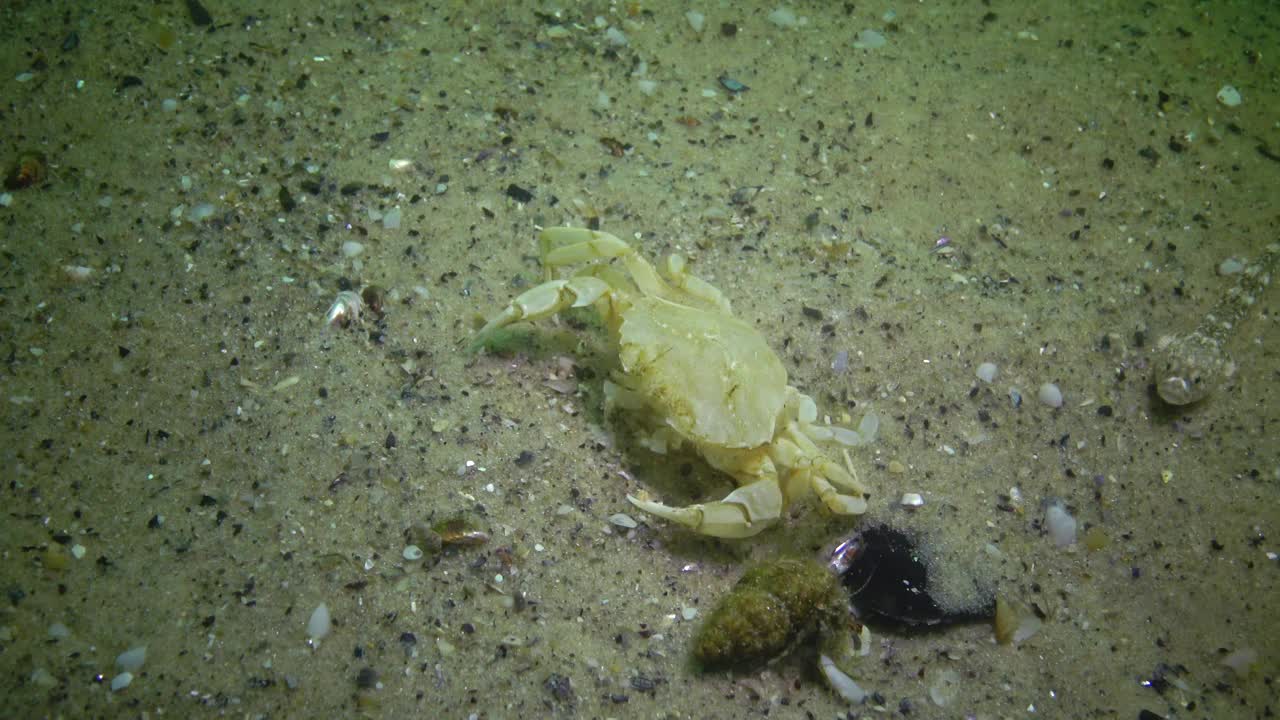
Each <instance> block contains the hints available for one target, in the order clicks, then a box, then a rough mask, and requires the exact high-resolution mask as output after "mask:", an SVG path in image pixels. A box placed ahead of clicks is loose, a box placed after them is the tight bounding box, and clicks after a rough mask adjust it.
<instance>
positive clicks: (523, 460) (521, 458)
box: [516, 450, 533, 467]
mask: <svg viewBox="0 0 1280 720" xmlns="http://www.w3.org/2000/svg"><path fill="white" fill-rule="evenodd" d="M531 462H533V453H532V452H530V451H529V450H521V451H520V454H519V455H517V456H516V465H519V466H520V467H524V466H525V465H528V464H529V463H531Z"/></svg>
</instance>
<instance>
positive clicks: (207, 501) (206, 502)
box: [200, 495, 218, 507]
mask: <svg viewBox="0 0 1280 720" xmlns="http://www.w3.org/2000/svg"><path fill="white" fill-rule="evenodd" d="M217 504H218V498H216V497H214V496H212V495H201V496H200V507H213V506H214V505H217Z"/></svg>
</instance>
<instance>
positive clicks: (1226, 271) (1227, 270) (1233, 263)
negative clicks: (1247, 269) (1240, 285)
mask: <svg viewBox="0 0 1280 720" xmlns="http://www.w3.org/2000/svg"><path fill="white" fill-rule="evenodd" d="M1243 271H1244V263H1242V262H1240V259H1239V258H1227V259H1226V260H1223V261H1222V262H1221V263H1219V264H1218V274H1219V275H1236V274H1238V273H1241V272H1243Z"/></svg>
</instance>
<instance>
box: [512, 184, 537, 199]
mask: <svg viewBox="0 0 1280 720" xmlns="http://www.w3.org/2000/svg"><path fill="white" fill-rule="evenodd" d="M507 197H509V198H511V199H512V200H515V201H516V202H518V203H526V204H527V203H530V202H532V201H533V193H532V192H530V191H529V190H525V189H524V188H522V187H520V186H519V185H517V184H515V183H511V184H510V185H508V186H507Z"/></svg>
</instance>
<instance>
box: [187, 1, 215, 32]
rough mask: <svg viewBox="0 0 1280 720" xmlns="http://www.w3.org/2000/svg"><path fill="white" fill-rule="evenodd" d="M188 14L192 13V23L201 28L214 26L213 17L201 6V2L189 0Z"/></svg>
mask: <svg viewBox="0 0 1280 720" xmlns="http://www.w3.org/2000/svg"><path fill="white" fill-rule="evenodd" d="M187 12H189V13H191V22H193V23H195V24H196V25H198V26H200V27H204V26H205V25H212V24H213V16H212V15H210V14H209V11H208V10H206V9H205V8H204V5H201V4H200V0H187Z"/></svg>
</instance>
